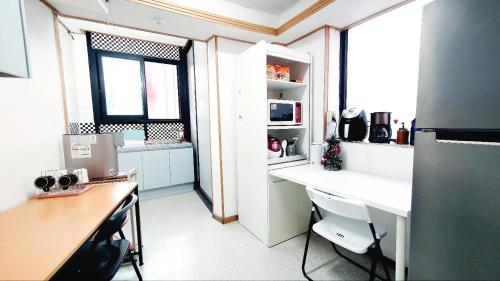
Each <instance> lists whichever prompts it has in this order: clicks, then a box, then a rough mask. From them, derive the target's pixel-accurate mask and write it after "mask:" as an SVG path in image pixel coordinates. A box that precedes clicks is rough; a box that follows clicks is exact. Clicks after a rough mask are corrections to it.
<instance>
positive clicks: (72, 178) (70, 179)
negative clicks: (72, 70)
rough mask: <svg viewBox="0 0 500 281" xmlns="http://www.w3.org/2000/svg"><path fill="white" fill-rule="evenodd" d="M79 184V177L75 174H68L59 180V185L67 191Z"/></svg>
mask: <svg viewBox="0 0 500 281" xmlns="http://www.w3.org/2000/svg"><path fill="white" fill-rule="evenodd" d="M77 182H78V177H77V176H76V175H74V174H67V175H64V176H61V177H60V178H59V179H58V180H57V183H58V184H59V186H60V187H62V189H64V190H66V189H68V188H69V187H70V186H72V185H75V184H76V183H77Z"/></svg>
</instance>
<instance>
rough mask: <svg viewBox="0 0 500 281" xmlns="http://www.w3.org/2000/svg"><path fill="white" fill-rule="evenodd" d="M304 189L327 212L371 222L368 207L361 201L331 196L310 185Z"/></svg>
mask: <svg viewBox="0 0 500 281" xmlns="http://www.w3.org/2000/svg"><path fill="white" fill-rule="evenodd" d="M306 191H307V194H308V195H309V198H310V199H311V201H312V202H313V203H314V204H316V205H317V206H318V207H321V208H322V209H324V210H325V211H327V212H330V213H333V214H336V215H339V216H343V217H347V218H351V219H355V220H362V221H366V222H367V223H371V222H372V220H371V217H370V212H369V211H368V207H366V205H365V204H364V203H363V202H361V201H358V200H353V199H346V198H341V197H338V196H333V195H331V194H328V193H325V192H322V191H319V190H316V189H314V188H312V187H310V186H308V187H306Z"/></svg>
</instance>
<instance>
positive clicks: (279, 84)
mask: <svg viewBox="0 0 500 281" xmlns="http://www.w3.org/2000/svg"><path fill="white" fill-rule="evenodd" d="M306 86H307V84H305V83H297V82H289V81H282V80H272V79H267V89H268V90H287V89H295V88H302V87H306Z"/></svg>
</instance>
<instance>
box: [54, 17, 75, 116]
mask: <svg viewBox="0 0 500 281" xmlns="http://www.w3.org/2000/svg"><path fill="white" fill-rule="evenodd" d="M57 26H58V31H59V45H60V47H61V60H62V69H63V75H64V93H65V95H66V108H67V110H68V122H78V120H79V112H78V96H77V91H76V81H75V66H74V64H73V39H72V37H71V35H69V33H68V31H67V30H66V29H65V28H64V26H63V25H62V24H61V23H59V22H57Z"/></svg>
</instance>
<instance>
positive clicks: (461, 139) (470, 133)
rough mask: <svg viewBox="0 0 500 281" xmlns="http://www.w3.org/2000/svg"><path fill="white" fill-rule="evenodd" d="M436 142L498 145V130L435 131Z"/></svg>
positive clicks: (499, 140)
mask: <svg viewBox="0 0 500 281" xmlns="http://www.w3.org/2000/svg"><path fill="white" fill-rule="evenodd" d="M435 138H436V141H437V142H442V143H455V144H478V145H494V146H498V145H500V131H499V130H489V131H485V130H467V131H455V130H451V131H449V130H442V131H436V135H435Z"/></svg>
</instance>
